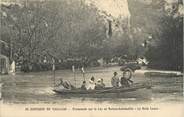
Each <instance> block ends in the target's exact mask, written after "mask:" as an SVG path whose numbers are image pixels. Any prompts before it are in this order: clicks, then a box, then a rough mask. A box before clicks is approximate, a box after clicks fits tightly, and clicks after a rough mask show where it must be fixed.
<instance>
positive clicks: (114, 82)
mask: <svg viewBox="0 0 184 117" xmlns="http://www.w3.org/2000/svg"><path fill="white" fill-rule="evenodd" d="M117 75H118V73H117V72H114V76H113V77H112V79H111V84H112V86H113V87H115V88H117V87H119V78H118V76H117Z"/></svg>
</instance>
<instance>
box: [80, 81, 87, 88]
mask: <svg viewBox="0 0 184 117" xmlns="http://www.w3.org/2000/svg"><path fill="white" fill-rule="evenodd" d="M81 89H82V90H87V88H86V81H83V82H82V85H81Z"/></svg>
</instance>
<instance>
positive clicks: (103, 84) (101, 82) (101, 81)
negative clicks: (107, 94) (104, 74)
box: [101, 78, 105, 88]
mask: <svg viewBox="0 0 184 117" xmlns="http://www.w3.org/2000/svg"><path fill="white" fill-rule="evenodd" d="M101 84H102V86H103V88H105V84H104V82H103V78H101Z"/></svg>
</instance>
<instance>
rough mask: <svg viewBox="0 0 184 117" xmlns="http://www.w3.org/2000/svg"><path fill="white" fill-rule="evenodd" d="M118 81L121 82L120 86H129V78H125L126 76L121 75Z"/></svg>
mask: <svg viewBox="0 0 184 117" xmlns="http://www.w3.org/2000/svg"><path fill="white" fill-rule="evenodd" d="M120 83H121V87H130V83H129V80H128V79H126V78H125V77H123V76H122V77H121V81H120Z"/></svg>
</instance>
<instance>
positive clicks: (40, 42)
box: [0, 0, 183, 70]
mask: <svg viewBox="0 0 184 117" xmlns="http://www.w3.org/2000/svg"><path fill="white" fill-rule="evenodd" d="M128 2H129V9H130V12H131V20H130V27H127V24H126V21H124V20H118V19H115V21H114V20H113V21H114V22H112V24H115V22H117V21H120V23H119V24H120V25H115V27H120V28H122V29H123V31H122V32H116V31H115V30H113V31H112V32H110V33H111V34H110V35H109V36H110V38H107V35H106V31H107V24H106V20H107V19H105V18H104V17H103V16H101V15H100V14H99V11H98V8H97V7H96V6H93V5H92V4H91V5H86V4H85V3H84V2H83V1H82V0H60V1H49V0H48V1H22V2H20V3H17V4H9V5H4V4H1V14H0V15H1V28H0V32H1V35H0V37H1V40H2V41H4V42H6V43H7V45H8V46H6V47H5V48H6V49H5V50H3V52H4V54H6V55H7V56H8V57H9V58H10V59H13V60H15V61H16V62H17V63H20V65H24V64H25V63H27V64H29V65H32V66H36V68H38V67H40V69H42V68H45V64H43V63H44V60H47V62H46V63H47V64H48V65H47V66H50V64H51V63H52V62H53V61H52V58H55V61H56V62H58V63H60V66H68V64H69V63H70V64H71V61H72V60H75V61H82V63H80V66H81V64H88V63H90V61H97V60H98V59H100V58H104V59H105V60H107V61H108V60H110V59H111V58H112V57H114V56H117V57H120V56H124V55H126V56H128V58H129V59H136V58H138V57H140V56H146V58H147V59H148V60H149V62H150V63H149V67H152V68H162V69H175V70H179V69H180V70H181V69H182V67H183V30H182V20H183V19H182V18H181V17H180V16H177V17H174V16H175V13H171V14H170V15H168V14H167V13H166V12H165V11H164V10H163V3H162V2H158V4H157V2H154V3H151V4H149V5H147V4H146V5H145V4H144V3H141V2H139V1H136V0H130V1H128ZM155 4H156V5H155ZM113 28H114V27H113ZM149 37H151V38H149ZM143 43H144V46H142V44H143ZM66 60H67V61H70V62H65V61H66ZM64 62H65V63H66V64H64ZM38 64H39V65H38ZM41 64H43V65H41ZM69 66H71V65H69ZM46 69H51V68H50V67H48V68H46Z"/></svg>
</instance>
